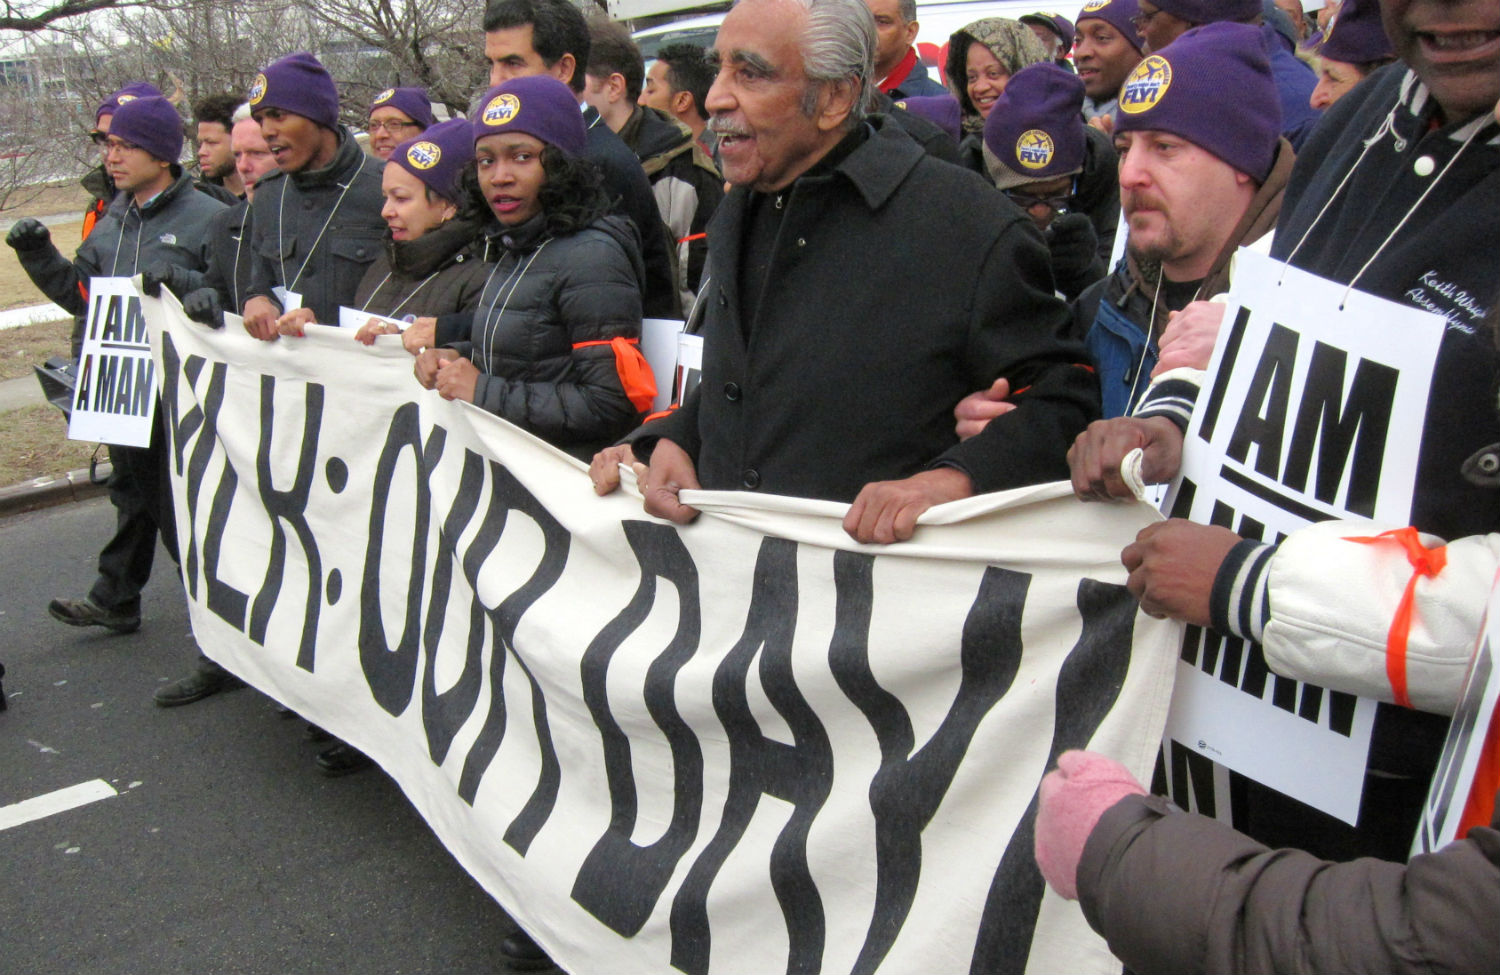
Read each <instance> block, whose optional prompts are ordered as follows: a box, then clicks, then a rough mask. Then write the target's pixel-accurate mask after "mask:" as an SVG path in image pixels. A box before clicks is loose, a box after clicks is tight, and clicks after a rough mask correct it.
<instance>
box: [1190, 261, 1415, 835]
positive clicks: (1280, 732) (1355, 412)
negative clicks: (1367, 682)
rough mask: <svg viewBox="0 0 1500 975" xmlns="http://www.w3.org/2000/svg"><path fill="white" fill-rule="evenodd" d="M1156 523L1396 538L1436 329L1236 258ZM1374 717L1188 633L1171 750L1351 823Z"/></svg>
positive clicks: (1402, 312) (1397, 310)
mask: <svg viewBox="0 0 1500 975" xmlns="http://www.w3.org/2000/svg"><path fill="white" fill-rule="evenodd" d="M1235 262H1236V263H1235V273H1234V284H1233V287H1232V288H1231V289H1230V292H1229V301H1228V307H1227V309H1226V311H1225V315H1224V326H1223V327H1222V328H1221V330H1220V332H1219V340H1218V344H1217V346H1216V347H1215V349H1214V356H1213V361H1212V362H1211V363H1210V365H1209V373H1208V379H1207V381H1206V383H1205V385H1204V388H1203V390H1202V391H1201V392H1200V393H1199V396H1198V403H1197V406H1196V407H1195V408H1194V410H1193V419H1192V423H1191V425H1190V426H1189V428H1188V433H1187V438H1186V440H1185V442H1184V445H1183V455H1182V472H1181V475H1180V476H1179V478H1178V479H1177V481H1176V482H1174V483H1173V486H1172V491H1171V492H1170V494H1169V496H1168V498H1167V502H1166V505H1165V507H1166V510H1169V511H1171V512H1172V514H1174V515H1175V516H1178V517H1186V518H1190V519H1191V520H1193V521H1196V522H1200V523H1204V524H1216V525H1223V526H1225V527H1227V528H1230V529H1232V530H1234V531H1235V532H1237V533H1238V534H1240V535H1241V536H1244V537H1247V538H1261V539H1264V540H1266V541H1275V540H1277V539H1278V538H1280V537H1281V536H1282V535H1284V534H1286V533H1287V532H1290V531H1293V530H1294V529H1297V528H1300V527H1302V526H1303V525H1307V524H1310V523H1313V522H1318V521H1325V520H1328V519H1331V518H1352V519H1373V520H1377V521H1380V522H1382V523H1385V524H1393V525H1405V524H1407V523H1408V522H1409V520H1410V518H1411V499H1412V491H1413V486H1414V484H1415V481H1416V469H1417V450H1418V446H1419V445H1420V444H1421V441H1422V427H1423V424H1424V423H1425V420H1426V416H1427V396H1428V389H1429V386H1430V385H1431V381H1432V369H1433V364H1434V362H1435V361H1436V358H1437V350H1438V344H1439V342H1441V340H1442V337H1443V329H1444V324H1445V323H1444V322H1443V320H1442V319H1441V318H1439V317H1438V316H1436V315H1433V314H1430V313H1428V312H1424V311H1421V310H1419V309H1416V308H1413V307H1411V306H1410V305H1400V304H1396V303H1395V302H1391V301H1386V300H1384V299H1381V298H1376V297H1373V296H1371V295H1367V294H1364V293H1362V292H1359V291H1349V290H1348V289H1347V288H1346V287H1345V286H1344V285H1340V284H1335V283H1333V282H1330V281H1326V280H1324V279H1322V278H1318V277H1315V276H1313V275H1311V274H1307V273H1306V272H1303V271H1299V270H1297V269H1295V268H1289V267H1286V266H1284V265H1282V264H1280V263H1278V262H1276V261H1273V260H1271V259H1270V258H1268V257H1264V256H1262V255H1260V254H1256V253H1254V252H1252V251H1250V250H1247V249H1245V248H1241V249H1240V251H1239V253H1238V254H1237V255H1236V257H1235ZM1374 709H1375V705H1374V702H1371V701H1368V700H1363V699H1360V698H1355V697H1353V696H1352V695H1348V694H1341V693H1337V692H1331V691H1327V690H1324V689H1322V688H1319V687H1315V686H1313V685H1310V684H1305V683H1300V682H1297V681H1293V680H1288V679H1286V678H1281V677H1277V676H1275V675H1274V674H1270V673H1269V671H1268V670H1267V669H1266V664H1265V658H1264V656H1263V655H1262V653H1261V651H1260V648H1259V647H1257V646H1255V645H1253V644H1249V643H1247V642H1245V641H1242V640H1236V639H1227V638H1222V637H1219V636H1217V635H1215V634H1213V633H1211V632H1209V631H1206V630H1200V629H1198V628H1196V627H1194V628H1190V629H1189V630H1188V633H1187V636H1186V638H1185V641H1184V646H1183V659H1182V661H1181V662H1180V663H1179V665H1178V678H1177V689H1176V693H1175V694H1174V696H1173V701H1172V716H1171V718H1170V719H1169V720H1168V725H1167V732H1168V735H1169V737H1171V738H1172V739H1173V740H1175V741H1177V742H1179V743H1181V744H1182V745H1184V746H1187V747H1188V748H1190V749H1192V750H1193V751H1195V752H1197V753H1199V754H1201V755H1204V756H1207V757H1209V758H1212V759H1213V760H1214V761H1216V762H1221V763H1222V764H1224V765H1226V766H1228V767H1229V768H1231V769H1234V770H1235V771H1237V772H1240V773H1242V774H1244V775H1247V776H1249V777H1250V778H1252V779H1254V780H1256V781H1258V782H1260V783H1262V784H1264V785H1267V786H1270V787H1271V788H1273V789H1276V790H1277V791H1280V792H1283V793H1285V794H1287V795H1289V796H1292V797H1293V798H1295V799H1298V800H1300V801H1302V802H1305V803H1307V804H1309V805H1311V806H1313V807H1315V808H1317V809H1320V810H1322V811H1324V812H1326V813H1328V814H1329V815H1332V816H1336V817H1338V818H1339V819H1342V820H1344V821H1345V822H1349V823H1353V822H1354V821H1355V820H1356V819H1357V817H1358V814H1359V801H1360V795H1361V792H1362V791H1363V788H1364V770H1365V762H1366V759H1367V758H1368V754H1369V741H1370V731H1371V728H1372V726H1373V723H1374Z"/></svg>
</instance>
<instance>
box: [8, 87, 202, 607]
mask: <svg viewBox="0 0 1500 975" xmlns="http://www.w3.org/2000/svg"><path fill="white" fill-rule="evenodd" d="M181 155H182V118H181V116H179V115H178V114H177V109H175V108H173V107H172V105H171V103H169V102H168V101H167V100H166V99H165V98H162V97H160V96H144V97H139V98H132V99H129V100H127V101H124V102H122V103H121V104H120V106H119V108H118V109H116V110H115V112H114V118H113V121H112V124H111V125H110V131H109V135H108V136H107V137H106V140H105V153H104V162H105V169H106V170H107V172H108V174H109V176H110V178H111V179H112V180H113V181H114V184H115V186H116V187H117V188H118V189H119V191H120V194H119V196H117V197H116V198H115V201H114V203H113V204H111V206H110V208H109V210H108V211H107V212H106V214H105V216H104V218H103V219H101V220H100V221H99V223H98V225H97V226H96V227H95V228H94V232H93V233H92V234H90V235H89V237H88V239H87V240H85V241H84V242H83V243H82V244H81V245H79V248H78V253H77V255H76V256H75V257H74V259H73V260H72V261H71V262H69V261H68V260H67V259H66V258H64V257H63V256H62V255H61V254H59V253H58V252H57V248H56V247H54V246H52V245H51V243H50V242H49V241H45V240H44V241H43V245H44V246H42V247H38V248H33V249H30V250H27V249H22V250H20V251H19V252H18V253H19V256H20V257H21V261H22V265H23V266H24V267H26V268H27V271H28V273H31V274H32V276H33V277H34V278H36V277H42V278H46V279H49V280H54V281H62V282H64V283H65V284H66V288H65V290H66V291H67V292H68V293H70V294H72V295H74V296H78V295H81V293H82V292H81V291H80V288H85V287H87V286H88V283H89V281H90V279H92V278H95V277H129V276H131V275H134V274H136V273H137V272H138V271H140V270H141V268H142V267H143V266H144V265H146V264H147V263H148V262H157V261H161V262H166V263H168V264H173V265H176V266H180V267H185V268H188V269H190V270H195V271H197V270H202V268H203V267H204V265H205V263H206V261H207V240H208V227H209V224H210V223H211V222H212V220H213V218H214V215H215V214H217V213H219V212H220V211H222V210H223V209H224V206H223V204H221V203H218V202H216V201H215V200H212V199H210V198H209V197H208V196H206V195H204V194H202V193H199V192H197V191H196V190H195V189H194V188H193V180H192V177H190V176H188V175H186V174H184V173H183V171H182V167H181V166H180V165H178V163H177V160H178V158H179V157H180V156H181ZM68 310H69V311H72V312H74V313H75V314H76V315H77V316H78V318H77V322H76V324H75V326H74V334H75V337H76V339H75V348H81V346H82V343H83V339H84V335H85V331H86V329H87V328H88V327H89V322H88V315H87V312H88V308H87V306H86V305H85V304H84V303H83V302H82V300H81V299H78V300H75V301H73V302H72V303H71V305H70V307H68ZM166 451H167V448H166V444H165V443H164V434H163V432H162V429H161V417H160V414H159V413H158V415H157V419H156V423H155V424H154V426H153V429H152V435H151V446H150V447H147V448H138V447H123V446H112V447H111V448H110V460H111V464H112V468H113V471H112V473H111V474H110V479H109V495H110V501H111V502H112V503H113V504H114V506H115V513H116V519H117V522H116V528H115V534H114V537H113V538H111V539H110V541H109V543H108V544H107V545H105V547H104V549H103V551H101V552H100V553H99V575H98V578H97V579H96V580H95V582H94V585H93V587H92V588H91V589H90V590H89V593H88V595H87V596H84V597H83V598H81V599H54V600H52V602H51V603H50V604H49V605H48V607H47V609H48V612H50V613H51V614H52V616H53V617H54V618H55V619H58V620H61V621H62V622H64V623H68V624H70V625H73V626H103V627H106V628H108V629H111V630H115V631H117V632H121V633H129V632H131V631H134V630H136V629H139V628H140V625H141V615H140V606H141V590H142V589H143V588H144V587H145V585H146V582H147V580H149V579H150V577H151V563H152V561H153V559H154V558H155V555H156V541H157V536H158V534H160V536H161V539H162V544H163V545H165V546H166V548H167V551H168V552H170V553H172V556H173V558H176V544H175V540H176V532H175V526H174V523H173V519H172V504H171V491H170V488H169V486H168V484H167V480H166V460H167V453H166Z"/></svg>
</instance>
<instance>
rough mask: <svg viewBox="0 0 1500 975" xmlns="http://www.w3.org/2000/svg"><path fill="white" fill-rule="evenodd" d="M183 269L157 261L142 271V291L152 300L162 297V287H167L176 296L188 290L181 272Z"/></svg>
mask: <svg viewBox="0 0 1500 975" xmlns="http://www.w3.org/2000/svg"><path fill="white" fill-rule="evenodd" d="M181 271H182V268H180V267H178V266H177V265H175V264H171V263H169V262H167V261H163V260H155V261H152V262H151V263H150V264H147V265H146V266H145V267H144V268H142V269H141V291H142V293H144V294H146V295H147V296H149V297H152V298H160V297H161V286H162V285H166V286H167V288H168V289H169V290H170V291H171V292H172V293H173V294H174V295H181V294H182V293H183V292H184V291H186V290H187V289H186V288H184V287H183V281H182V280H181V275H180V273H179V272H181Z"/></svg>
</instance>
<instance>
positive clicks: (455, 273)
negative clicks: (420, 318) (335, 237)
mask: <svg viewBox="0 0 1500 975" xmlns="http://www.w3.org/2000/svg"><path fill="white" fill-rule="evenodd" d="M482 231H483V221H482V220H480V219H478V218H476V217H457V218H455V219H453V220H449V221H448V222H447V223H445V224H443V225H442V226H441V227H437V228H435V229H433V230H430V231H428V232H427V233H425V234H423V235H422V236H420V237H418V238H417V239H416V240H391V238H390V233H389V231H387V233H386V238H385V246H384V247H383V248H382V249H381V251H380V255H379V256H378V257H376V258H375V263H374V264H371V265H370V269H369V270H368V271H366V272H365V276H364V278H363V279H362V280H361V281H360V282H359V290H358V291H357V292H356V293H355V295H354V303H353V306H352V307H354V308H361V309H363V310H365V311H367V312H369V313H370V314H372V315H383V316H385V317H387V318H404V317H406V316H408V315H432V316H437V315H447V314H451V313H454V312H472V311H473V310H474V307H475V306H476V305H477V304H478V303H479V293H480V292H481V291H483V290H484V282H485V276H486V275H487V274H488V273H489V267H488V266H486V265H485V263H484V261H483V260H481V259H480V255H481V253H482V252H483V250H484V238H483V237H482V236H481V234H482Z"/></svg>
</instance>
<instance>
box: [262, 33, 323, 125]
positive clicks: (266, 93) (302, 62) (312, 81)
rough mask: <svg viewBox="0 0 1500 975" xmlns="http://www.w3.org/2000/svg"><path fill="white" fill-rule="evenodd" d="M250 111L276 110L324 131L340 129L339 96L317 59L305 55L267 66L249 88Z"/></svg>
mask: <svg viewBox="0 0 1500 975" xmlns="http://www.w3.org/2000/svg"><path fill="white" fill-rule="evenodd" d="M245 100H246V101H247V102H249V103H250V111H251V112H255V111H258V110H260V109H263V108H276V109H280V110H281V111H283V112H290V113H292V114H293V115H301V116H302V117H303V118H306V119H311V120H313V121H314V122H316V123H318V124H319V125H321V126H323V127H324V128H325V129H337V128H338V127H339V92H338V88H336V87H335V86H334V84H333V76H332V75H330V74H329V73H328V69H326V68H324V67H323V65H322V63H321V62H320V61H318V59H317V58H315V57H313V56H312V55H311V54H309V53H307V52H306V51H298V52H297V53H296V54H288V55H287V56H286V57H284V58H282V59H281V60H279V61H273V62H271V63H270V64H268V65H266V67H265V69H264V70H263V71H261V73H260V74H258V75H256V76H255V81H254V82H252V83H251V85H250V91H249V92H248V93H246V97H245Z"/></svg>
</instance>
